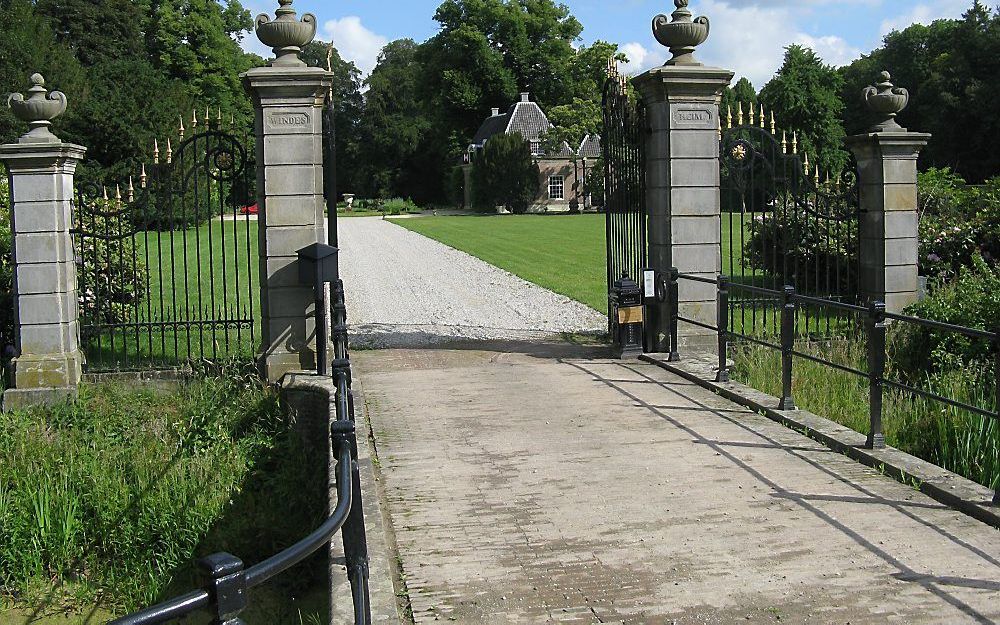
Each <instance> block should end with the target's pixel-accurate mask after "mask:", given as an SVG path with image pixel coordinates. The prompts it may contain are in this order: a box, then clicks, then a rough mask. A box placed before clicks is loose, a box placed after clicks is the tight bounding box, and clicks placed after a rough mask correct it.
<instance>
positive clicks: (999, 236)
mask: <svg viewBox="0 0 1000 625" xmlns="http://www.w3.org/2000/svg"><path fill="white" fill-rule="evenodd" d="M919 181H920V182H919V189H920V206H921V209H922V213H921V216H920V269H921V273H922V274H923V275H925V276H929V277H934V278H943V279H951V278H953V277H954V276H956V275H957V274H958V272H959V270H960V269H961V268H962V267H970V266H972V264H973V258H974V257H976V256H977V255H978V256H981V257H982V258H983V259H984V260H985V261H986V262H987V263H988V264H990V265H996V264H997V263H998V262H1000V177H996V178H993V179H991V180H989V181H987V183H986V184H985V185H983V186H981V187H965V186H964V181H963V180H962V179H961V178H959V177H958V176H956V175H954V174H952V173H951V172H950V171H949V170H947V169H944V170H929V171H928V172H926V173H925V174H921V175H920V177H919Z"/></svg>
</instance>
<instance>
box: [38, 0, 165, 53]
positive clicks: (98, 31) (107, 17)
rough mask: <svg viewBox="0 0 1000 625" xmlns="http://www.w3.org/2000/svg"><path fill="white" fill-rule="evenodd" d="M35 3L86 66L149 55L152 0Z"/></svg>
mask: <svg viewBox="0 0 1000 625" xmlns="http://www.w3.org/2000/svg"><path fill="white" fill-rule="evenodd" d="M35 6H36V8H37V12H38V13H39V14H41V15H44V16H45V17H47V18H49V22H50V24H51V26H52V28H53V30H54V31H55V33H56V36H57V37H58V39H59V41H60V42H62V43H63V44H65V45H66V46H68V47H69V48H70V49H71V50H73V52H74V54H76V57H77V58H78V59H79V60H80V62H81V63H83V64H84V65H86V66H91V65H95V64H97V63H99V62H101V61H106V60H109V59H110V60H117V59H123V58H136V57H145V56H146V48H145V45H144V41H143V34H144V33H145V31H146V28H147V25H148V22H149V0H101V1H100V2H95V1H94V0H37V2H36V5H35Z"/></svg>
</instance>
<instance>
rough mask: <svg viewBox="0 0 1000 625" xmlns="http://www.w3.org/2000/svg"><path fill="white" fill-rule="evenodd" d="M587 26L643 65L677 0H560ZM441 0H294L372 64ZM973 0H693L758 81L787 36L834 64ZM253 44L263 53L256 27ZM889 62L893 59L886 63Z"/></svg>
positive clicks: (356, 57)
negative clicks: (659, 21)
mask: <svg viewBox="0 0 1000 625" xmlns="http://www.w3.org/2000/svg"><path fill="white" fill-rule="evenodd" d="M563 2H564V4H566V5H568V6H569V8H570V10H571V11H572V13H573V14H574V15H575V16H576V17H577V19H579V20H580V22H581V23H582V24H583V26H584V31H583V43H591V42H593V41H595V40H597V39H603V40H606V41H611V42H615V43H618V44H620V45H621V46H622V47H623V49H624V50H625V51H626V53H627V54H628V55H629V57H630V58H631V59H632V63H631V64H630V66H629V67H627V68H626V70H627V71H629V72H631V73H638V72H640V71H642V70H645V69H648V68H650V67H653V66H655V65H659V64H662V63H663V61H665V60H666V58H667V57H668V56H669V53H668V52H667V51H666V49H664V48H662V47H661V46H660V45H659V44H657V43H656V41H655V40H654V39H653V37H652V34H651V30H650V22H651V21H652V18H653V16H654V15H656V14H657V13H668V14H669V13H670V12H671V11H672V10H673V8H674V6H673V2H672V1H670V0H656V1H655V2H654V1H653V0H615V1H612V2H609V1H608V0H563ZM243 4H244V5H245V6H246V7H247V8H249V9H250V10H251V11H252V12H253V13H254V15H256V14H257V13H261V12H269V13H273V11H274V8H275V7H277V0H243ZM439 4H440V0H295V5H294V6H295V8H296V9H297V10H298V11H299V12H300V13H304V12H306V11H308V12H311V13H314V14H315V15H316V16H317V18H318V20H319V22H320V37H321V38H323V39H324V40H329V39H333V41H334V43H335V44H336V45H337V48H338V49H339V50H340V53H341V54H342V55H343V56H344V57H345V58H349V59H351V60H353V61H354V62H356V63H357V64H358V66H359V67H360V68H361V69H362V71H364V72H365V73H367V72H368V71H370V70H371V68H372V67H374V65H375V60H376V58H377V57H378V52H379V50H380V49H381V47H382V46H383V45H385V43H386V42H388V41H391V40H393V39H399V38H402V37H410V38H412V39H416V40H417V41H423V40H425V39H427V38H428V37H430V36H432V35H433V34H434V33H435V32H436V30H437V24H436V23H435V22H434V19H433V18H434V11H435V9H436V8H437V6H438V5H439ZM971 5H972V0H936V1H934V0H691V9H692V10H693V11H694V12H695V13H696V14H698V15H707V16H708V17H709V18H710V19H711V21H712V33H711V36H710V37H709V40H708V42H707V43H706V44H705V45H704V46H702V48H701V51H700V53H699V54H700V56H701V58H702V60H703V61H705V62H707V63H710V64H712V65H717V66H720V67H727V68H729V69H733V70H735V71H736V72H737V74H738V75H739V76H746V77H748V78H750V79H751V80H752V81H753V83H754V85H755V86H756V87H758V88H759V87H761V86H762V85H763V84H764V83H765V82H766V81H767V79H768V78H769V77H770V76H771V75H772V74H773V73H774V71H775V70H776V69H777V68H778V66H779V65H780V63H781V57H782V50H783V48H784V46H786V45H788V44H790V43H801V44H805V45H808V46H810V47H812V48H813V49H815V50H816V51H817V52H818V53H819V54H820V55H821V56H822V57H823V58H824V60H826V62H827V63H830V64H832V65H842V64H845V63H847V62H849V61H851V60H852V59H854V58H856V57H857V56H858V55H859V54H861V53H862V52H868V51H870V50H871V49H873V48H875V47H877V46H878V45H879V43H880V41H881V40H882V37H884V36H885V34H886V33H888V32H890V31H891V30H892V29H894V28H904V27H906V26H907V25H909V24H912V23H914V22H920V23H929V22H930V21H933V20H934V19H937V18H941V17H949V18H954V17H958V16H960V15H961V14H962V13H963V12H964V11H965V10H967V9H968V8H969V7H970V6H971ZM244 46H245V47H246V48H247V49H250V50H254V51H255V52H258V53H261V54H264V53H266V52H267V51H266V49H262V47H261V46H260V44H259V42H257V40H256V38H255V37H254V36H253V35H252V34H251V35H250V36H248V37H247V39H246V41H245V42H244ZM887 69H889V70H890V71H891V69H892V68H887Z"/></svg>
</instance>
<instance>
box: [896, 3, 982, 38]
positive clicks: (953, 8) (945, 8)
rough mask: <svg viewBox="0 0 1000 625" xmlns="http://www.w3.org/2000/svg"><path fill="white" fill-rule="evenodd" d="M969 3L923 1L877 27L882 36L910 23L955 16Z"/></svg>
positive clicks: (960, 13) (921, 22)
mask: <svg viewBox="0 0 1000 625" xmlns="http://www.w3.org/2000/svg"><path fill="white" fill-rule="evenodd" d="M971 5H972V3H971V2H970V1H969V0H938V1H937V2H923V3H920V4H918V5H917V6H915V7H913V9H911V10H910V11H909V12H908V13H904V14H902V15H900V16H899V17H896V18H893V19H887V20H884V21H883V22H882V25H881V26H880V27H879V31H880V32H881V34H882V36H883V37H884V36H885V35H888V34H889V33H891V32H892V31H894V30H903V29H905V28H906V27H907V26H910V25H912V24H930V23H931V22H933V21H934V20H939V19H943V18H957V17H959V16H960V15H962V14H963V13H964V12H965V11H967V10H968V9H969V7H970V6H971Z"/></svg>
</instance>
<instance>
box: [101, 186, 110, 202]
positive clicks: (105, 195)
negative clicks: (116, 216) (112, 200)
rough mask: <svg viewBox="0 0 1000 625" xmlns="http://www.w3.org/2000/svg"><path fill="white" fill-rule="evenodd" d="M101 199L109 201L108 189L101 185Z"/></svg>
mask: <svg viewBox="0 0 1000 625" xmlns="http://www.w3.org/2000/svg"><path fill="white" fill-rule="evenodd" d="M101 197H102V198H104V199H105V200H106V199H108V188H107V187H106V186H104V185H103V184H102V185H101Z"/></svg>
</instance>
